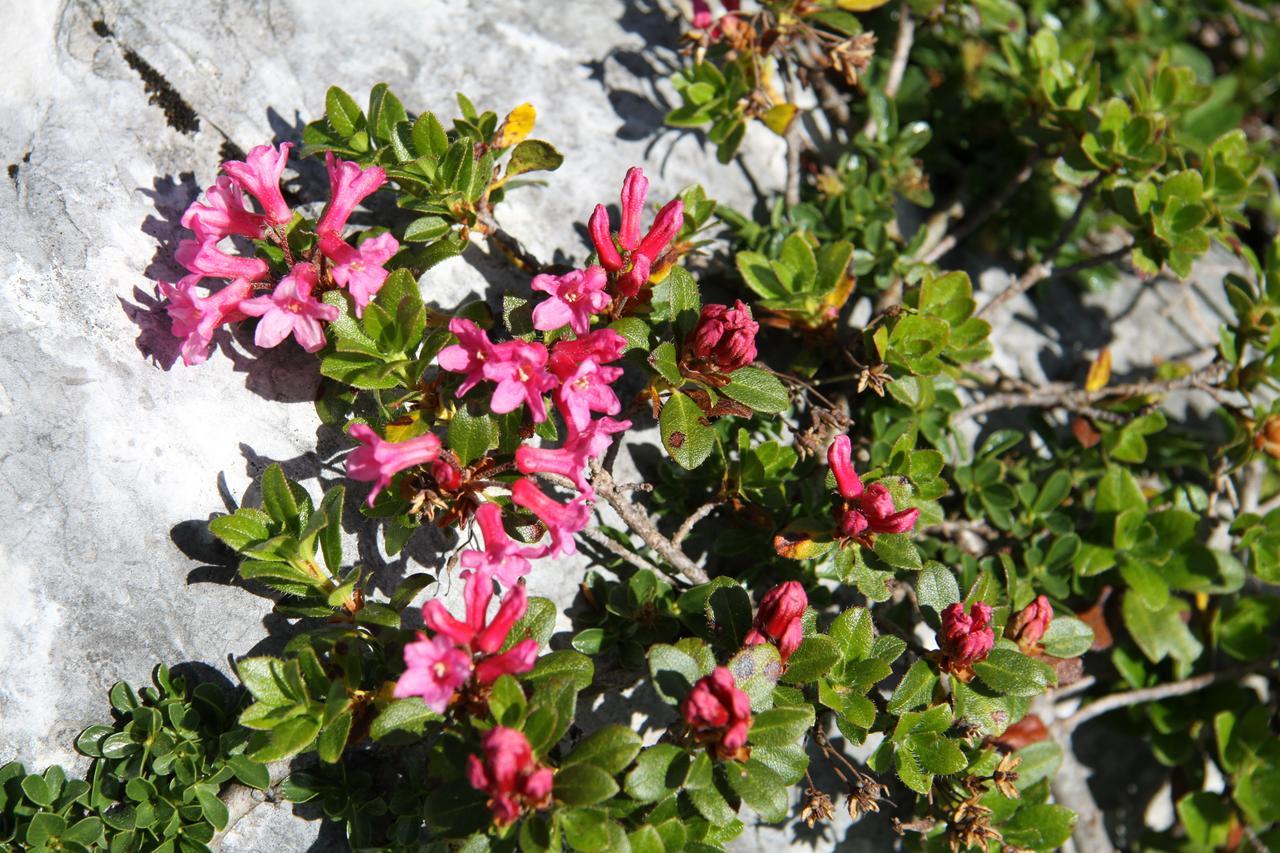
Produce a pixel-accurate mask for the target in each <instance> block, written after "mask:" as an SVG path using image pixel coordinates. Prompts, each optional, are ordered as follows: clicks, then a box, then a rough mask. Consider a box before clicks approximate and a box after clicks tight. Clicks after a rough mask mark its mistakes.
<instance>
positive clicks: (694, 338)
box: [680, 299, 760, 377]
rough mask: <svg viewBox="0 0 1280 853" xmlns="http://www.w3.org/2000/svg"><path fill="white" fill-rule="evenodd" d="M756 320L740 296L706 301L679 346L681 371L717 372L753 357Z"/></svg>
mask: <svg viewBox="0 0 1280 853" xmlns="http://www.w3.org/2000/svg"><path fill="white" fill-rule="evenodd" d="M759 331H760V324H759V323H757V322H756V321H755V320H754V319H753V318H752V317H751V309H750V308H748V307H747V305H746V304H745V303H744V302H743V301H742V300H741V299H739V300H737V302H736V303H735V304H734V305H732V306H729V305H707V306H704V307H703V309H702V315H701V316H700V317H699V318H698V325H697V326H695V327H694V329H693V331H691V332H690V333H689V335H688V336H687V337H686V338H685V339H684V345H683V346H682V347H681V348H680V367H681V369H682V370H683V371H684V372H685V373H697V374H703V375H706V374H710V375H712V376H716V377H718V376H721V375H724V374H729V373H733V371H735V370H737V369H738V368H740V367H746V366H747V365H748V364H750V363H751V362H753V361H755V360H756V333H757V332H759Z"/></svg>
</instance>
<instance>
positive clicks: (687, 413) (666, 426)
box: [658, 391, 715, 471]
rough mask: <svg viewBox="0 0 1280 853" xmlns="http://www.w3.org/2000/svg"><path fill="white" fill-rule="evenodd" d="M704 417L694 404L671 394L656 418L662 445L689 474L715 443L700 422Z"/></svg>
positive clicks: (681, 396)
mask: <svg viewBox="0 0 1280 853" xmlns="http://www.w3.org/2000/svg"><path fill="white" fill-rule="evenodd" d="M704 417H705V416H704V415H703V413H702V409H700V408H698V404H697V403H695V402H693V400H691V399H689V397H687V396H686V395H684V394H681V393H680V392H679V391H674V392H672V394H671V397H670V399H668V400H667V402H666V403H665V404H664V405H663V406H662V416H661V417H660V418H659V419H658V426H659V428H660V430H661V432H662V445H663V446H664V447H665V448H666V449H667V453H669V454H671V458H672V459H673V460H675V462H676V463H677V464H678V465H679V466H680V467H682V468H685V469H687V470H690V471H692V470H693V469H694V468H697V467H698V466H699V465H701V464H702V463H703V461H704V460H706V458H707V456H709V455H710V454H711V448H712V447H713V446H714V444H715V433H714V432H713V431H712V430H711V428H710V427H708V426H707V425H706V424H705V423H704V422H703V419H704Z"/></svg>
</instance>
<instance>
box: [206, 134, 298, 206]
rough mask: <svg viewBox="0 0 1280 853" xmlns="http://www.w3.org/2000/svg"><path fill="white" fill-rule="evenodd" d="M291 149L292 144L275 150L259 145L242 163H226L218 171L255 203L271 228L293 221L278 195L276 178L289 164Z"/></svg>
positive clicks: (282, 198)
mask: <svg viewBox="0 0 1280 853" xmlns="http://www.w3.org/2000/svg"><path fill="white" fill-rule="evenodd" d="M292 147H293V143H292V142H284V143H281V144H280V148H279V150H276V149H275V148H273V147H271V146H270V145H259V146H257V147H255V148H253V149H251V150H250V151H249V156H248V157H245V158H244V160H243V161H241V160H228V161H227V162H225V163H223V164H222V171H224V172H226V173H227V174H228V175H230V176H231V180H233V181H235V182H236V183H237V184H239V185H240V188H241V189H243V190H244V191H245V192H247V193H248V194H249V195H251V196H253V197H254V198H256V199H257V200H258V204H259V205H261V207H262V212H263V213H264V214H265V215H266V217H267V221H268V222H270V223H271V224H272V225H284V224H285V223H286V222H288V221H289V220H290V219H292V218H293V211H292V210H290V209H289V205H288V204H286V203H285V200H284V194H283V193H282V192H281V191H280V176H281V175H283V174H284V167H285V164H286V163H288V162H289V149H290V148H292Z"/></svg>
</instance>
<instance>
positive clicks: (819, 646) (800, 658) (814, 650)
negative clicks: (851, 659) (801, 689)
mask: <svg viewBox="0 0 1280 853" xmlns="http://www.w3.org/2000/svg"><path fill="white" fill-rule="evenodd" d="M839 661H840V644H839V643H837V642H836V641H835V640H833V639H831V638H830V637H827V636H824V635H822V634H813V635H811V636H808V637H805V638H804V642H802V643H801V644H800V648H798V649H796V650H795V652H793V653H792V655H791V658H790V660H788V661H787V668H786V671H785V672H783V673H782V677H781V679H780V680H781V681H782V682H783V683H785V684H809V683H810V682H813V681H816V680H817V679H819V678H821V677H822V676H824V675H826V674H827V673H828V672H830V671H831V667H833V666H835V665H836V664H837V663H838V662H839Z"/></svg>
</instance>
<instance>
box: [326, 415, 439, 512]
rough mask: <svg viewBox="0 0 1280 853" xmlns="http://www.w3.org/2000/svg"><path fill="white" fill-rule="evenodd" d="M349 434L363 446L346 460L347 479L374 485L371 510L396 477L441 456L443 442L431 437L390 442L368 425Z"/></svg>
mask: <svg viewBox="0 0 1280 853" xmlns="http://www.w3.org/2000/svg"><path fill="white" fill-rule="evenodd" d="M347 432H348V434H350V436H351V437H352V438H354V439H355V440H356V441H358V442H360V444H361V446H360V447H357V448H356V449H355V450H353V451H351V455H350V456H348V457H347V476H348V477H350V478H351V479H353V480H360V481H362V482H366V483H373V490H372V491H370V492H369V498H368V500H367V501H366V503H368V504H369V506H373V501H374V499H375V498H377V497H378V493H379V492H381V491H382V490H383V489H385V488H386V487H387V486H388V485H390V483H391V478H392V477H394V476H395V475H396V474H398V473H400V472H401V471H404V470H406V469H408V468H412V467H414V466H415V465H422V464H425V463H427V462H431V461H433V460H435V458H436V456H438V455H439V453H440V439H438V438H436V437H435V436H434V435H432V434H431V433H427V434H426V435H420V436H418V437H417V438H411V439H409V440H407V441H387V440H385V439H384V438H382V437H381V436H380V435H378V434H377V433H376V432H374V431H373V429H372V428H371V427H369V426H368V424H352V425H351V427H350V429H348V430H347Z"/></svg>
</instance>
